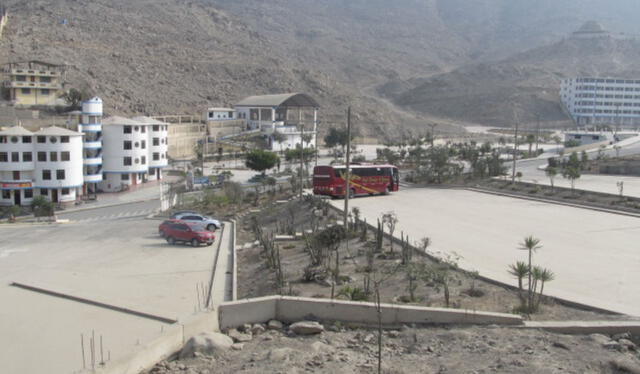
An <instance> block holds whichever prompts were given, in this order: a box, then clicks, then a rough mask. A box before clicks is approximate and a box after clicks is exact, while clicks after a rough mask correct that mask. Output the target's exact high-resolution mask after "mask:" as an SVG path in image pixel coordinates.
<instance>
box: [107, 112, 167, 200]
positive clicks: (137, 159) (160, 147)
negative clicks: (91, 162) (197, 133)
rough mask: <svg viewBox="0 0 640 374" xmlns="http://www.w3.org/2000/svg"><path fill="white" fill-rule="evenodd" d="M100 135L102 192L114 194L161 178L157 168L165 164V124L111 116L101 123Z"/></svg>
mask: <svg viewBox="0 0 640 374" xmlns="http://www.w3.org/2000/svg"><path fill="white" fill-rule="evenodd" d="M102 133H103V156H102V159H103V180H102V182H101V183H100V189H101V190H102V191H105V192H117V191H122V190H126V189H128V188H129V187H131V186H136V185H139V184H141V183H146V182H148V181H152V180H158V179H162V173H161V169H162V168H164V167H166V166H167V165H168V155H167V146H168V143H167V134H168V125H167V124H166V123H162V122H158V121H155V120H153V119H151V118H147V117H139V118H138V119H137V120H135V119H128V118H123V117H117V116H115V117H109V118H107V119H105V120H104V121H103V123H102Z"/></svg>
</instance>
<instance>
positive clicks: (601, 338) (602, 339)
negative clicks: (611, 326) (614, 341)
mask: <svg viewBox="0 0 640 374" xmlns="http://www.w3.org/2000/svg"><path fill="white" fill-rule="evenodd" d="M589 338H591V340H593V341H594V342H596V343H598V344H601V345H602V344H605V343H608V342H609V341H610V340H611V338H609V337H608V336H606V335H602V334H591V335H589Z"/></svg>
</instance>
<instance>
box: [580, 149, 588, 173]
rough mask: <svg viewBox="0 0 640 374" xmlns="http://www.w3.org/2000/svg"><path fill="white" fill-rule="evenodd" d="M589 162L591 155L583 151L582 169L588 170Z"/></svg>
mask: <svg viewBox="0 0 640 374" xmlns="http://www.w3.org/2000/svg"><path fill="white" fill-rule="evenodd" d="M588 162H589V155H588V154H587V152H586V151H582V153H581V154H580V169H582V170H585V169H586V168H587V163H588Z"/></svg>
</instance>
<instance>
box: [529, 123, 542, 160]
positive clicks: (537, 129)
mask: <svg viewBox="0 0 640 374" xmlns="http://www.w3.org/2000/svg"><path fill="white" fill-rule="evenodd" d="M536 121H537V124H536V156H537V155H538V144H539V143H540V115H539V114H536ZM529 157H531V156H529Z"/></svg>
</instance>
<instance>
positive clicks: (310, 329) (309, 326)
mask: <svg viewBox="0 0 640 374" xmlns="http://www.w3.org/2000/svg"><path fill="white" fill-rule="evenodd" d="M289 330H291V331H293V332H294V333H296V334H298V335H313V334H319V333H321V332H323V331H324V326H322V325H321V324H319V323H318V322H315V321H301V322H296V323H294V324H293V325H291V326H289Z"/></svg>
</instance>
